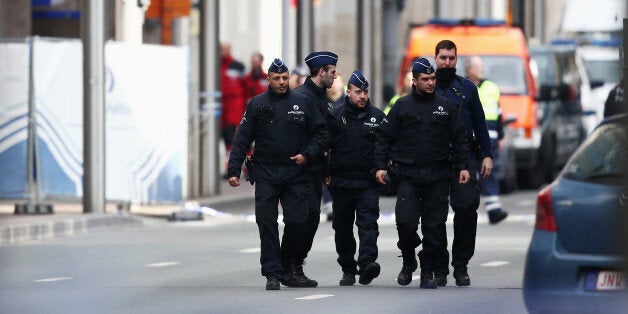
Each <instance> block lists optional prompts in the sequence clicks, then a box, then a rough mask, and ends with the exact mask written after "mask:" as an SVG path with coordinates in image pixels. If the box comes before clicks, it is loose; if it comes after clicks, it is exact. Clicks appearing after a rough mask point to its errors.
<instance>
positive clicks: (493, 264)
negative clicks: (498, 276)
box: [480, 261, 510, 267]
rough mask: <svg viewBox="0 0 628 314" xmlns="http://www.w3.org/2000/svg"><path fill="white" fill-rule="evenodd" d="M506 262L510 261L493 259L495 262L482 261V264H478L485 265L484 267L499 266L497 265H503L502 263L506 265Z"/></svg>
mask: <svg viewBox="0 0 628 314" xmlns="http://www.w3.org/2000/svg"><path fill="white" fill-rule="evenodd" d="M508 264H510V262H505V261H495V262H489V263H484V264H481V265H480V266H485V267H499V266H504V265H508Z"/></svg>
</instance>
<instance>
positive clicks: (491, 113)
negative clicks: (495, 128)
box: [478, 80, 500, 121]
mask: <svg viewBox="0 0 628 314" xmlns="http://www.w3.org/2000/svg"><path fill="white" fill-rule="evenodd" d="M478 94H479V96H480V101H481V102H482V109H484V119H485V120H486V121H497V120H498V119H499V114H500V112H499V111H500V110H499V96H500V94H499V87H498V86H497V84H495V83H493V82H491V81H489V80H484V81H482V82H481V83H480V86H478Z"/></svg>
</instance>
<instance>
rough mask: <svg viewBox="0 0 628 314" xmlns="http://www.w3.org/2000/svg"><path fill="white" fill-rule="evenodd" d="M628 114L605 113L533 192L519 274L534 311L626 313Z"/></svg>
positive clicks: (527, 305)
mask: <svg viewBox="0 0 628 314" xmlns="http://www.w3.org/2000/svg"><path fill="white" fill-rule="evenodd" d="M627 126H628V116H627V115H620V116H614V117H610V118H608V119H606V120H604V121H603V122H602V123H601V124H600V125H599V126H598V127H597V128H596V129H595V130H594V131H593V133H591V135H590V136H589V137H587V139H586V140H585V142H584V143H583V144H582V145H581V146H580V147H579V148H578V150H577V151H576V152H575V153H574V154H573V156H572V157H571V159H570V160H569V162H568V163H567V164H566V165H565V167H564V168H563V170H562V171H561V173H560V174H559V175H558V177H557V178H556V180H554V181H553V182H552V183H551V184H550V185H548V186H546V187H545V188H544V189H542V190H541V191H540V192H539V194H538V197H537V207H536V223H535V227H534V233H533V235H532V240H531V242H530V246H529V248H528V252H527V257H526V262H525V270H524V276H523V297H524V302H525V305H526V307H527V309H528V310H529V311H530V312H532V313H537V312H552V313H554V312H556V313H574V312H576V313H625V312H626V310H627V309H628V294H626V290H625V289H626V279H627V277H626V273H625V270H626V268H625V267H626V263H625V262H626V256H625V254H626V243H628V242H627V241H626V238H627V236H628V232H626V227H627V220H626V217H627V214H628V212H627V209H628V208H627V206H628V189H627V183H628V175H627V174H628V163H627V162H626V160H628V130H627V129H628V127H627Z"/></svg>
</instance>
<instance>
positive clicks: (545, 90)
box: [536, 84, 558, 101]
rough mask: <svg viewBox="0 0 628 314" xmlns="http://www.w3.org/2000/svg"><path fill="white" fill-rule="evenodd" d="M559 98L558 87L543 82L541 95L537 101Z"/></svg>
mask: <svg viewBox="0 0 628 314" xmlns="http://www.w3.org/2000/svg"><path fill="white" fill-rule="evenodd" d="M556 98H558V91H557V90H556V87H554V86H552V85H548V84H541V88H539V96H538V97H537V99H536V100H537V101H550V100H552V99H556Z"/></svg>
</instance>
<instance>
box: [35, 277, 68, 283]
mask: <svg viewBox="0 0 628 314" xmlns="http://www.w3.org/2000/svg"><path fill="white" fill-rule="evenodd" d="M72 279H74V278H72V277H53V278H45V279H35V280H33V281H34V282H55V281H64V280H72Z"/></svg>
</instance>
